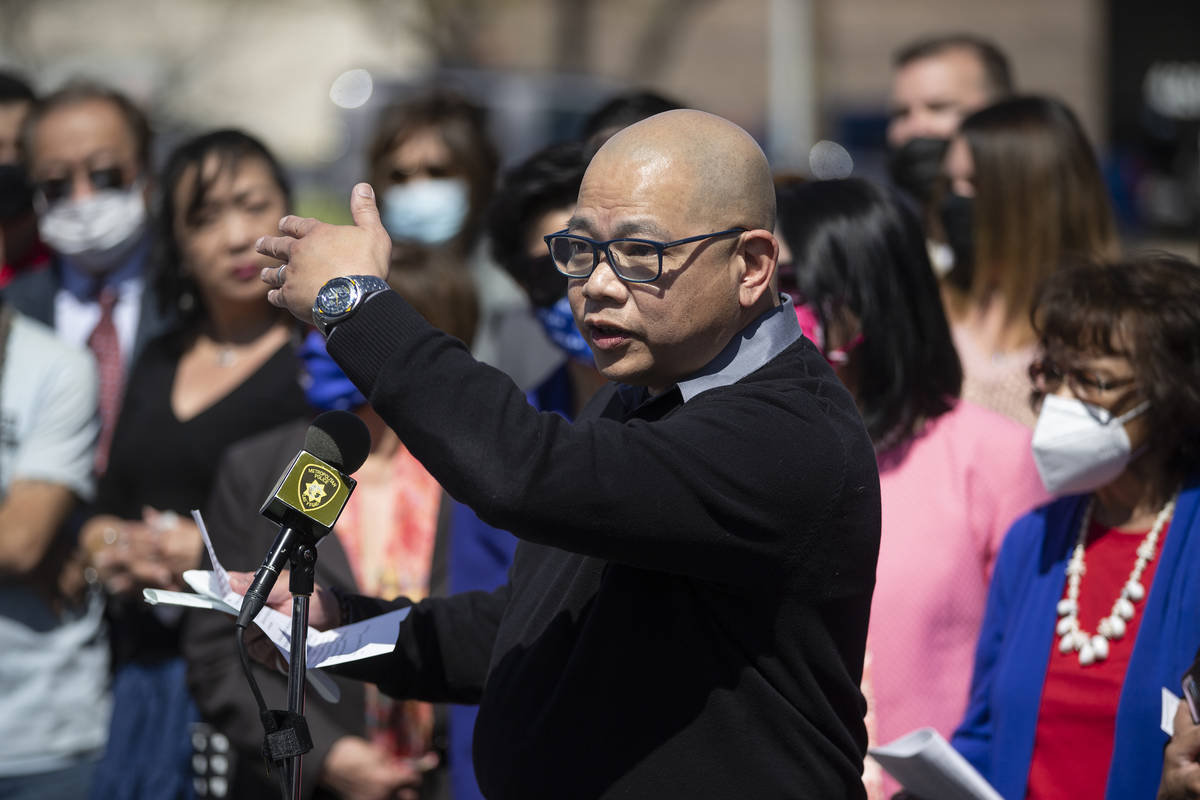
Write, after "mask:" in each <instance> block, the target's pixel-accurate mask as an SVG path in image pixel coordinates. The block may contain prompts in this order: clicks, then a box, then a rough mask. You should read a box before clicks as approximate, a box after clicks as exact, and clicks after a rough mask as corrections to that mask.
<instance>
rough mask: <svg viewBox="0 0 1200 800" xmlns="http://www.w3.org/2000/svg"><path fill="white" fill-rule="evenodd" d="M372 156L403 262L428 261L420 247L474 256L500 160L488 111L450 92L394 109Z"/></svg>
mask: <svg viewBox="0 0 1200 800" xmlns="http://www.w3.org/2000/svg"><path fill="white" fill-rule="evenodd" d="M367 160H368V168H369V173H370V182H371V185H373V186H375V187H376V189H377V191H378V192H379V197H380V200H379V209H380V217H381V219H382V220H383V225H384V227H385V228H387V230H388V233H390V234H391V236H392V241H393V242H396V243H397V244H398V245H399V247H398V249H397V250H396V252H395V256H396V257H397V258H398V259H399V260H401V261H403V262H409V261H411V260H423V257H422V256H421V255H420V252H419V251H420V250H421V249H422V248H426V249H429V248H449V249H451V250H453V251H454V252H455V253H456V254H457V255H458V256H459V257H460V258H463V259H465V258H466V257H467V256H468V255H469V254H470V251H471V248H472V247H473V246H474V245H475V242H476V240H477V239H478V236H479V231H480V226H481V223H482V219H483V214H484V211H485V210H486V209H487V205H488V201H489V200H490V199H491V196H492V189H493V188H494V184H495V181H496V170H497V168H498V167H499V163H500V161H499V156H498V155H497V153H496V148H495V146H494V145H493V144H492V141H491V139H490V138H489V137H488V134H487V114H486V113H485V112H484V111H483V109H481V108H480V107H479V106H477V105H475V104H474V103H472V102H470V101H469V100H467V99H466V98H465V97H463V96H461V95H459V94H456V93H454V92H450V91H446V90H438V91H432V92H429V93H427V94H423V95H419V96H417V97H413V98H410V99H408V100H405V101H403V102H400V103H396V104H395V105H391V106H388V107H387V108H385V109H384V110H383V112H382V113H381V114H380V116H379V119H378V121H377V122H376V124H375V133H374V136H373V137H372V139H371V144H370V147H369V149H368V151H367Z"/></svg>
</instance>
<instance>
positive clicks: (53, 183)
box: [33, 167, 126, 204]
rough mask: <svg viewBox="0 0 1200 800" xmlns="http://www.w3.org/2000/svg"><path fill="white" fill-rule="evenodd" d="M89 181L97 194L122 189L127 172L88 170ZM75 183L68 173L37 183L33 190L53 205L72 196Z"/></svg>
mask: <svg viewBox="0 0 1200 800" xmlns="http://www.w3.org/2000/svg"><path fill="white" fill-rule="evenodd" d="M87 179H88V183H90V184H91V185H92V188H93V189H95V190H96V191H97V192H101V191H104V190H105V189H122V188H124V187H125V184H126V181H125V170H123V169H122V168H121V167H104V168H102V169H91V170H87ZM74 182H75V175H74V173H68V174H67V175H63V176H62V177H58V178H47V179H45V180H40V181H36V182H35V183H34V184H33V188H34V190H35V191H36V192H37V193H38V194H39V195H41V199H42V200H44V201H45V202H46V203H47V204H53V203H57V202H58V201H59V200H65V199H66V198H68V197H70V196H71V191H72V187H73V184H74Z"/></svg>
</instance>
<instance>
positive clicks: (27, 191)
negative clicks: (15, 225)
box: [0, 164, 33, 220]
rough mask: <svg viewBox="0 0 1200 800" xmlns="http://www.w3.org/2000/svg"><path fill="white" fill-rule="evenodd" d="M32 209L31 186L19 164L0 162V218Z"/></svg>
mask: <svg viewBox="0 0 1200 800" xmlns="http://www.w3.org/2000/svg"><path fill="white" fill-rule="evenodd" d="M32 210H33V188H32V187H31V186H30V185H29V177H28V175H27V174H26V173H25V168H24V167H22V166H21V165H20V164H0V220H3V219H13V218H14V217H19V216H21V215H22V214H24V213H26V212H28V211H32Z"/></svg>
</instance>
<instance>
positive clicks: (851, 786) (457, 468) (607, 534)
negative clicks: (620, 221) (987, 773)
mask: <svg viewBox="0 0 1200 800" xmlns="http://www.w3.org/2000/svg"><path fill="white" fill-rule="evenodd" d="M329 350H330V353H331V354H332V355H333V356H334V357H335V358H336V359H337V360H338V362H339V363H340V364H341V365H342V366H343V368H345V370H346V372H347V374H348V375H349V376H350V377H351V378H352V379H353V380H354V381H355V383H356V384H358V386H359V387H360V388H362V389H363V390H364V392H365V393H366V394H367V396H368V397H369V398H370V400H371V404H372V405H373V406H374V407H375V408H376V409H377V410H378V411H379V413H380V414H381V415H382V416H383V417H384V419H386V420H387V421H388V423H389V424H390V425H391V426H392V427H393V428H394V429H395V430H396V432H397V433H398V434H399V435H400V438H401V439H402V440H403V441H404V442H405V443H406V444H407V445H408V447H409V448H410V449H411V450H412V452H413V453H414V454H415V455H416V456H417V457H418V458H419V459H420V460H421V461H422V462H423V463H424V464H425V466H426V467H427V468H428V469H429V471H430V472H431V473H432V474H433V475H434V476H435V477H436V478H437V479H438V480H439V481H440V482H441V483H442V485H443V486H444V487H446V489H447V490H448V491H449V492H450V493H451V494H452V495H454V496H455V497H456V498H457V499H459V500H461V501H463V502H465V503H466V504H468V505H470V506H471V507H472V508H474V509H475V510H476V512H477V513H478V514H479V516H480V517H481V518H482V519H483V520H484V521H485V522H487V523H488V524H490V525H493V526H495V527H498V528H504V529H508V530H511V531H512V532H513V533H514V534H516V535H517V536H518V537H520V538H521V539H522V540H523V541H522V543H521V545H520V546H519V547H518V550H517V555H516V559H515V561H514V564H513V567H512V571H511V572H510V577H509V583H508V585H506V586H505V587H502V588H501V589H499V590H497V591H496V592H494V593H491V594H487V593H481V592H476V593H468V594H463V595H457V596H453V597H450V598H440V599H433V600H426V601H423V602H422V603H420V604H418V605H417V606H415V608H414V610H413V613H412V614H411V615H410V618H409V621H408V622H406V623H405V624H403V625H402V626H401V632H400V636H399V639H398V642H397V647H396V650H395V651H394V652H393V653H391V654H389V655H387V656H381V657H379V658H376V659H372V660H370V661H366V662H359V663H358V664H356V665H352V666H349V667H347V668H345V669H344V671H345V672H346V673H347V674H352V675H354V676H356V677H361V678H364V679H367V680H372V681H375V682H376V683H378V684H379V685H380V687H381V688H382V689H383V690H384V691H386V692H389V693H392V694H396V695H400V696H411V697H420V698H424V699H430V700H450V701H455V702H479V703H480V705H481V708H480V714H479V719H478V722H477V725H476V730H475V748H474V749H475V752H474V756H475V766H476V772H477V775H478V778H479V782H480V786H481V787H482V788H483V790H484V793H485V794H486V795H487V796H488V797H490V798H524V799H526V800H527V799H528V798H539V797H547V798H566V797H571V798H591V797H647V798H649V797H654V798H660V797H687V798H707V797H712V798H727V797H754V798H774V797H779V798H783V797H806V798H820V800H830V799H831V798H841V797H863V796H865V794H864V791H863V786H862V782H861V778H860V773H861V769H862V757H863V753H864V750H865V746H866V734H865V729H864V726H863V719H862V718H863V713H864V711H865V703H864V702H863V699H862V696H861V694H860V693H859V688H858V687H859V682H860V679H861V672H862V660H863V649H864V642H865V638H866V631H867V618H868V610H869V606H870V600H871V590H872V588H873V585H874V575H875V559H876V555H877V551H878V544H879V485H878V475H877V472H876V467H875V457H874V451H873V449H872V447H871V442H870V440H869V438H868V437H867V434H866V432H865V430H864V428H863V425H862V422H861V420H860V419H859V417H858V414H857V412H856V410H855V407H854V403H853V400H852V399H851V397H850V396H849V394H848V393H847V392H846V391H845V389H844V388H843V387H842V386H841V384H840V383H839V382H838V380H837V378H836V377H835V376H834V375H833V373H832V371H831V370H830V368H829V366H828V365H827V364H826V363H825V361H824V359H823V358H822V357H821V355H820V353H818V352H817V351H816V349H815V348H814V347H813V346H812V345H811V344H810V343H809V342H808V341H807V340H805V339H800V340H798V341H796V342H795V343H794V344H792V345H791V346H789V347H788V348H787V349H786V350H784V351H783V352H782V353H780V354H779V355H777V356H776V357H775V358H773V359H772V360H770V361H769V362H767V363H766V364H764V365H763V366H762V367H760V368H759V369H757V370H756V371H755V372H753V373H752V374H750V375H748V376H747V377H745V378H743V379H742V380H740V381H737V382H736V383H733V384H730V385H727V386H721V387H718V388H713V389H709V390H708V391H704V392H702V393H701V394H699V395H697V396H695V397H693V398H692V399H691V400H689V401H688V402H687V403H683V402H682V401H681V396H680V393H679V391H678V389H673V390H671V391H669V392H666V393H665V394H663V395H660V396H659V397H656V398H653V399H650V400H648V401H646V402H642V403H641V404H640V405H636V402H637V401H636V400H634V401H632V402H630V401H629V399H628V398H629V397H630V395H631V394H634V393H630V392H627V391H617V390H616V389H615V387H609V388H608V389H606V390H604V391H602V392H600V393H599V395H597V397H596V398H595V399H594V400H593V402H592V403H591V404H590V406H589V407H588V408H587V409H586V410H585V411H584V413H583V414H582V415H581V417H580V419H579V420H578V421H577V422H576V423H575V424H570V423H567V422H566V421H565V420H563V419H562V418H561V417H558V416H556V415H553V414H539V413H538V412H536V411H534V410H533V409H532V408H531V407H530V406H529V405H528V404H527V403H526V401H525V398H524V395H523V394H522V393H521V392H520V391H519V390H518V389H517V388H516V387H515V386H514V385H513V384H512V382H511V381H510V380H508V378H506V377H505V376H504V375H503V374H501V373H500V372H498V371H496V370H494V369H491V368H489V367H486V366H483V365H481V364H478V363H476V362H475V361H474V360H472V358H471V356H470V354H469V353H468V352H467V351H466V349H465V348H463V347H462V346H461V345H460V344H459V343H458V342H457V341H455V340H454V339H452V338H451V337H448V336H445V335H444V334H441V333H439V332H437V331H436V330H435V329H433V328H431V327H430V326H429V325H427V324H426V323H425V322H424V321H423V320H422V319H421V318H420V316H419V315H418V314H417V313H416V312H414V311H413V310H412V308H411V307H410V306H408V304H407V303H405V302H404V301H403V300H401V299H400V298H399V297H398V296H396V295H394V294H392V293H385V294H382V295H379V296H377V297H374V298H372V299H371V300H370V301H369V302H368V303H366V304H365V305H364V306H363V307H362V308H361V309H360V310H359V311H358V313H357V314H356V315H355V316H354V317H352V318H351V319H349V320H347V321H346V322H344V323H342V324H341V325H339V326H338V328H337V329H336V330H335V331H334V332H333V335H332V336H331V338H330V341H329ZM627 403H629V405H630V406H632V407H627ZM401 604H403V603H401ZM354 605H355V609H354V612H355V613H354V616H366V615H369V614H372V613H376V612H378V611H382V610H384V609H385V608H386V607H387V605H386V604H382V603H379V602H376V601H370V600H367V599H366V598H361V599H358V600H356V601H355V602H354Z"/></svg>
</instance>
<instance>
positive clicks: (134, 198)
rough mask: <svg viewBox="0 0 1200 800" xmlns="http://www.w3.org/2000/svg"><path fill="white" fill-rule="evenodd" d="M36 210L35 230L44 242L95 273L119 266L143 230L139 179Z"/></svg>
mask: <svg viewBox="0 0 1200 800" xmlns="http://www.w3.org/2000/svg"><path fill="white" fill-rule="evenodd" d="M35 200H36V198H35ZM38 212H39V213H38V231H39V232H40V233H41V235H42V239H43V240H44V241H45V242H46V244H48V245H49V246H50V248H51V249H53V250H54V251H56V252H57V253H59V254H60V255H63V256H66V257H67V258H68V259H69V260H70V262H71V264H73V265H77V266H78V267H80V268H81V269H84V270H86V271H87V272H90V273H92V274H94V275H102V274H104V273H106V272H108V271H110V270H112V269H115V268H116V267H118V266H120V265H121V263H122V262H123V261H124V260H125V259H126V258H127V257H128V256H129V254H130V253H131V252H132V251H133V249H134V248H135V247H137V245H138V243H139V242H140V241H141V238H142V234H143V232H144V231H145V229H146V203H145V200H144V199H143V196H142V185H141V183H140V182H134V184H133V185H132V186H130V187H129V188H127V189H105V190H103V191H99V192H96V193H95V194H92V195H89V196H88V197H85V198H83V199H82V200H69V199H68V200H59V201H57V202H55V203H53V204H51V205H48V206H45V207H44V208H39V209H38Z"/></svg>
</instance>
